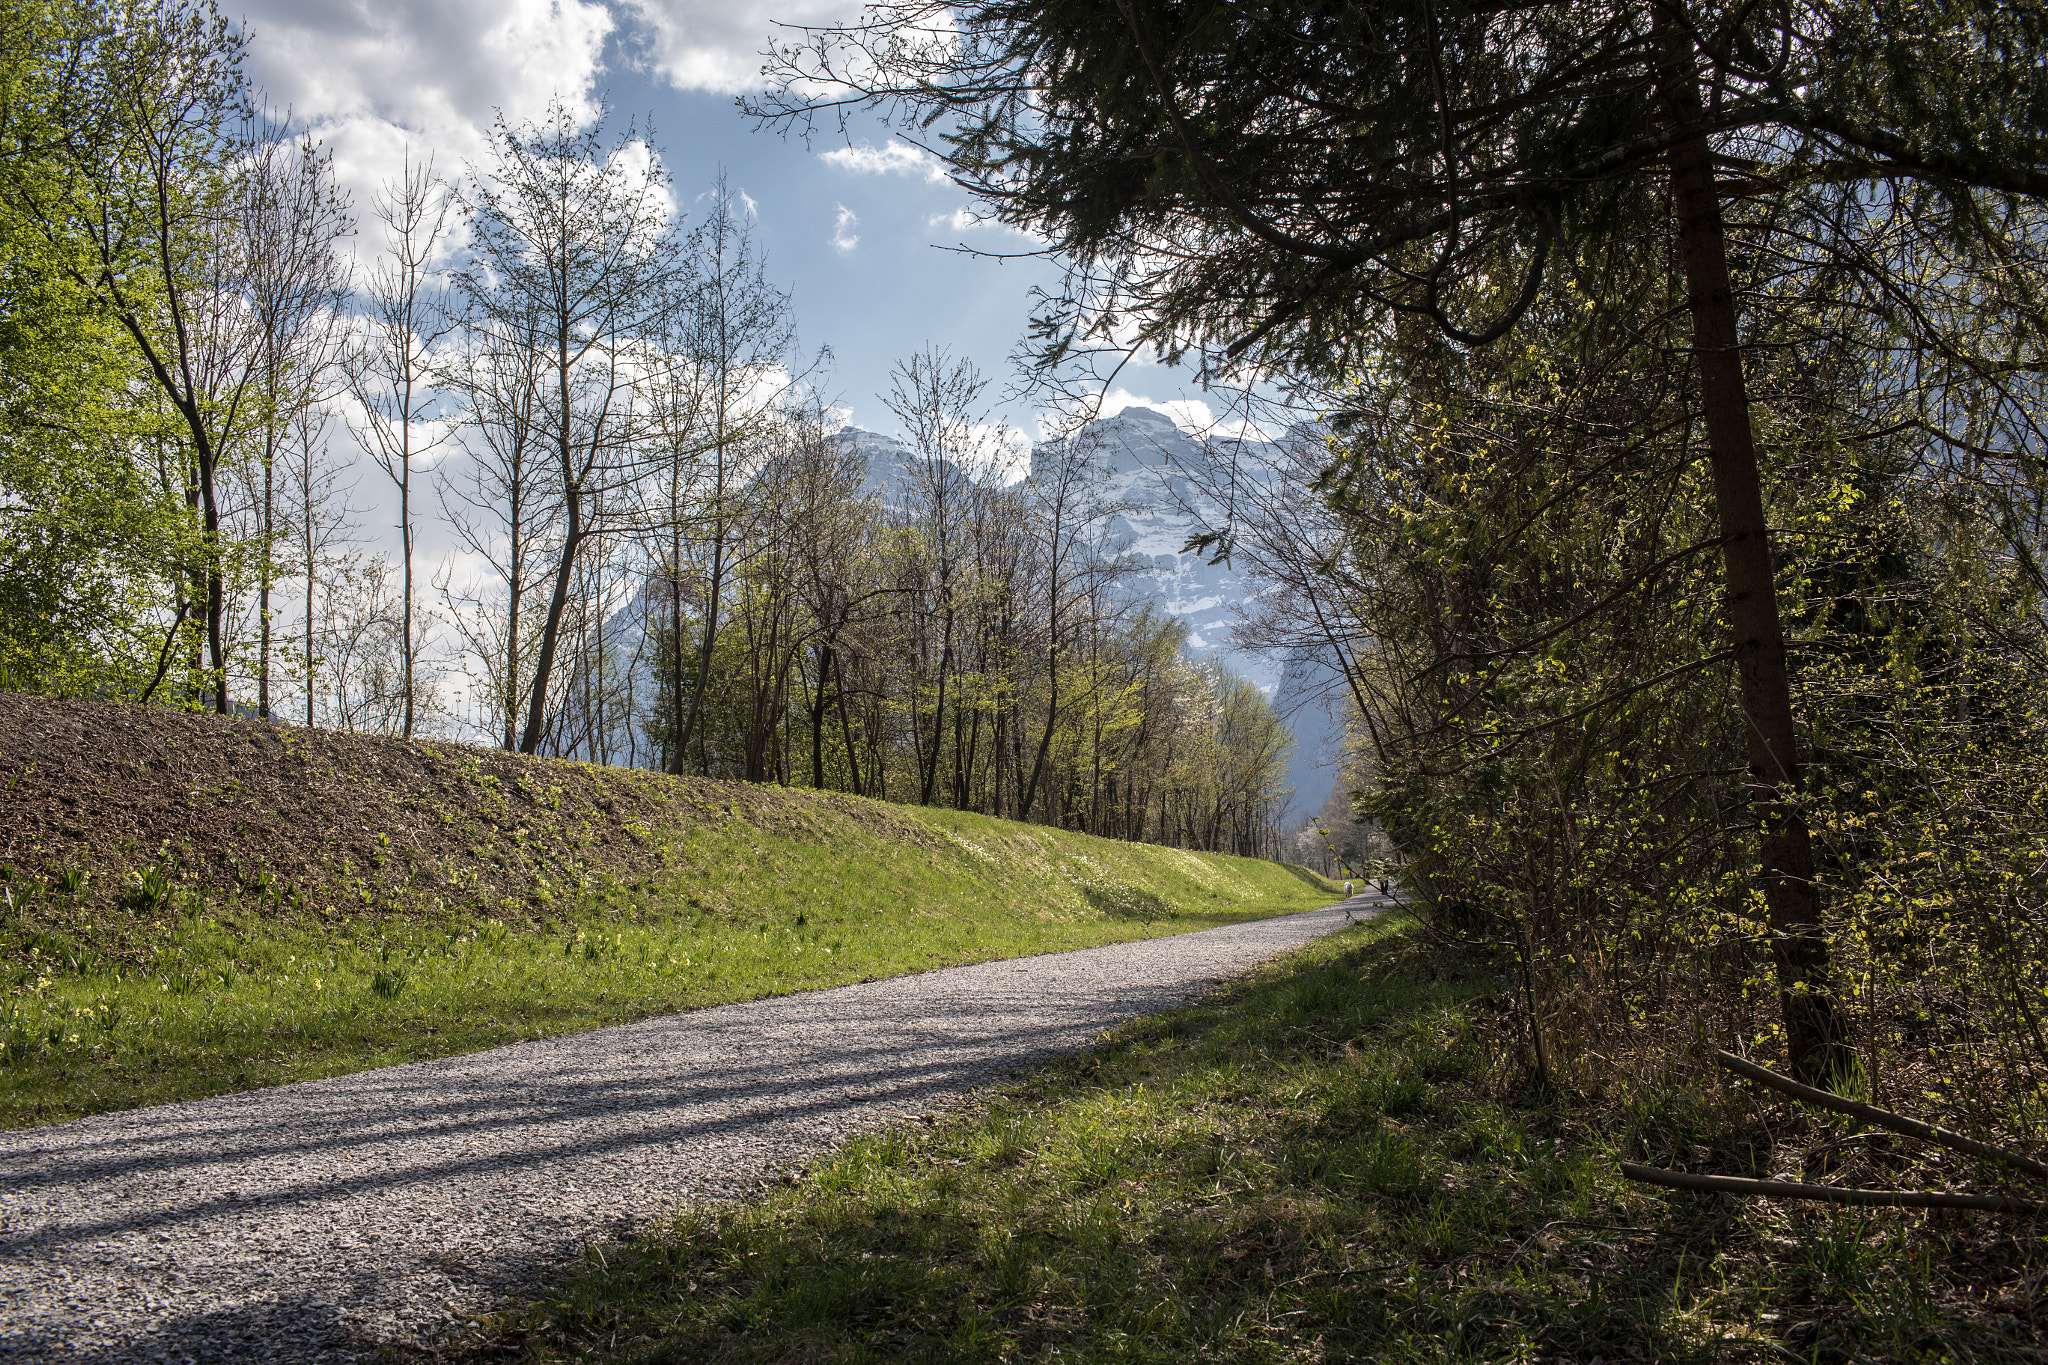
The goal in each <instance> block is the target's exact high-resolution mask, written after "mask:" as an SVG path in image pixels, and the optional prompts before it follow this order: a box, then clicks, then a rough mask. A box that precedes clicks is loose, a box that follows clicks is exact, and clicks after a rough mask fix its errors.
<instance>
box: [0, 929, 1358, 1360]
mask: <svg viewBox="0 0 2048 1365" xmlns="http://www.w3.org/2000/svg"><path fill="white" fill-rule="evenodd" d="M1348 904H1349V905H1351V906H1352V908H1353V909H1358V910H1362V909H1363V908H1364V907H1365V904H1366V898H1364V897H1360V898H1358V899H1357V900H1356V901H1353V902H1349V903H1348ZM1346 918H1347V914H1346V911H1345V909H1343V908H1342V907H1331V908H1329V909H1325V910H1317V911H1311V912H1308V913H1306V914H1299V915H1288V916H1283V917H1280V918H1277V919H1269V920H1260V921H1257V922H1255V923H1250V924H1240V925H1232V926H1229V927H1226V928H1221V929H1209V930H1204V931H1203V932H1201V933H1195V934H1182V935H1178V936H1175V937H1172V938H1158V939H1149V940H1146V941H1143V942H1137V943H1124V944H1115V945H1112V946H1109V947H1104V948H1090V949H1085V950H1082V951H1080V952H1071V953H1055V954H1049V955H1047V956H1043V957H1033V958H1021V959H1008V960H1003V961H996V962H984V963H979V964H976V965H974V966H969V967H953V968H948V969H946V970H943V971H935V972H927V973H925V974H923V975H919V976H908V977H898V978H895V979H892V980H887V981H877V982H868V983H863V984H860V985H854V986H842V987H839V988H838V989H835V990H827V991H814V992H810V993H807V994H803V995H791V996H783V997H780V998H777V999H772V1000H758V1001H753V1002H750V1003H747V1004H740V1005H725V1006H720V1007H718V1008H715V1009H706V1010H698V1011H694V1012H692V1013H689V1014H678V1015H668V1016H665V1017H662V1018H658V1019H649V1020H645V1021H643V1022H641V1023H637V1024H627V1025H623V1026H620V1027H617V1028H608V1029H602V1030H598V1031H596V1032H592V1033H584V1034H578V1035H575V1036H573V1037H566V1038H551V1039H546V1040H543V1041H539V1042H531V1043H520V1044H515V1045H513V1046H511V1047H502V1048H495V1049H492V1050H491V1051H488V1052H480V1053H473V1054H471V1055H469V1056H466V1057H449V1058H443V1059H441V1060H438V1061H431V1062H418V1063H413V1064H411V1065H407V1066H397V1067H389V1068H385V1069H383V1070H379V1071H368V1072H361V1073H358V1074H356V1075H352V1076H339V1077H335V1078H332V1079H329V1080H324V1081H310V1082H306V1083H303V1084H299V1085H290V1086H281V1087H278V1088H276V1089H272V1090H258V1091H250V1092H247V1093H244V1094H239V1095H226V1096H221V1097H219V1098H216V1099H210V1100H198V1101H192V1102H188V1103H183V1104H171V1105H164V1106H161V1107H158V1108H154V1109H143V1110H135V1111H131V1112H128V1113H121V1114H103V1115H100V1116H97V1117H94V1118H89V1119H82V1120H79V1121H77V1122H73V1123H66V1124H61V1125H57V1126H54V1127H49V1128H34V1129H25V1130H18V1131H15V1132H9V1133H0V1360H6V1361H53V1362H55V1361H63V1362H74V1361H76V1362H83V1361H130V1360H136V1361H153V1360H163V1361H195V1362H213V1361H294V1362H298V1361H353V1360H361V1359H364V1358H368V1357H373V1356H374V1355H375V1354H376V1353H377V1349H378V1347H380V1346H396V1347H401V1348H403V1347H405V1346H410V1345H424V1344H427V1343H430V1342H432V1341H433V1340H435V1339H436V1338H438V1337H440V1336H442V1335H443V1334H444V1333H445V1332H446V1331H447V1330H448V1329H449V1328H450V1327H451V1326H453V1325H454V1324H455V1323H456V1322H457V1320H458V1315H459V1314H461V1313H464V1312H477V1311H481V1310H483V1309H486V1308H488V1307H489V1306H490V1305H491V1304H492V1303H494V1302H496V1301H497V1300H499V1299H500V1298H502V1297H503V1296H504V1295H505V1294H506V1293H508V1292H509V1291H511V1290H513V1289H515V1288H516V1287H518V1286H519V1285H521V1284H522V1283H526V1282H529V1281H530V1280H531V1279H532V1278H533V1277H535V1276H536V1275H538V1274H541V1273H543V1272H544V1271H545V1269H546V1268H547V1267H548V1266H549V1265H551V1264H555V1263H558V1262H560V1261H561V1260H562V1259H563V1258H565V1257H567V1256H570V1255H573V1254H574V1253H575V1252H576V1250H577V1249H578V1248H579V1247H580V1246H582V1245H583V1244H584V1243H587V1242H589V1241H592V1240H595V1239H598V1238H602V1237H606V1236H611V1235H615V1234H617V1233H620V1232H622V1231H625V1230H627V1229H629V1228H630V1227H632V1226H633V1225H634V1224H635V1223H636V1222H637V1221H638V1220H642V1219H646V1218H649V1217H653V1216H657V1215H659V1214H660V1213H662V1212H663V1211H664V1210H667V1209H671V1208H674V1207H675V1206H677V1205H679V1204H683V1203H685V1202H690V1201H698V1200H720V1199H731V1198H736V1197H739V1196H742V1195H744V1194H746V1193H747V1192H748V1191H749V1190H752V1189H754V1188H756V1187H757V1186H758V1185H759V1183H760V1182H761V1181H762V1180H763V1179H764V1178H765V1177H767V1176H769V1175H770V1174H771V1173H773V1172H775V1171H777V1170H779V1169H780V1168H782V1167H786V1166H790V1165H795V1164H799V1163H803V1162H807V1161H810V1160H814V1159H816V1158H817V1157H819V1156H821V1155H823V1154H825V1153H826V1152H829V1151H830V1150H832V1149H833V1148H834V1147H836V1146H837V1145H839V1144H840V1143H841V1142H842V1141H843V1140H844V1139H846V1138H847V1137H848V1136H850V1135H851V1134H853V1133H854V1132H856V1131H859V1130H861V1129H865V1128H872V1127H874V1126H876V1125H878V1124H882V1123H886V1122H888V1121H890V1120H892V1119H898V1118H902V1117H905V1116H908V1115H913V1114H916V1113H919V1112H922V1111H924V1110H927V1109H929V1108H931V1107H932V1106H934V1105H936V1104H939V1103H942V1102H944V1101H947V1100H950V1099H954V1098H957V1097H959V1096H961V1095H963V1094H964V1093H966V1092H967V1091H969V1090H970V1089H972V1088H973V1087H974V1086H976V1085H979V1084H984V1083H986V1082H988V1081H990V1080H992V1079H994V1078H996V1077H997V1076H999V1075H1001V1074H1002V1073H1004V1072H1006V1071H1009V1070H1011V1069H1014V1068H1015V1067H1016V1066H1018V1065H1019V1064H1020V1063H1025V1062H1030V1061H1034V1060H1038V1059H1042V1058H1045V1057H1047V1056H1050V1055H1052V1054H1054V1053H1058V1052H1062V1051H1068V1050H1072V1049H1075V1048H1079V1047H1084V1046H1086V1045H1087V1044H1088V1043H1089V1042H1090V1041H1091V1040H1092V1039H1093V1038H1094V1037H1095V1036H1096V1035H1097V1034H1098V1033H1099V1032H1100V1031H1101V1030H1103V1029H1105V1028H1107V1027H1110V1026H1111V1025H1113V1024H1115V1023H1117V1022H1119V1021H1121V1020H1123V1019H1127V1018H1129V1017H1131V1016H1133V1015H1137V1014H1144V1013H1148V1012H1151V1011H1155V1010H1160V1009H1166V1008H1170V1007H1172V1006H1174V1005H1178V1004H1182V1003H1185V1002H1186V1001H1188V1000H1189V999H1191V998H1193V997H1194V996H1196V995H1198V994H1200V993H1201V991H1202V990H1203V989H1205V988H1207V987H1208V986H1210V985H1213V984H1214V983H1216V982H1218V981H1220V980H1222V979H1224V978H1227V977H1230V976H1233V975H1235V974H1237V973H1239V972H1242V971H1244V970H1246V969H1247V968H1249V967H1251V966H1252V965H1254V964H1255V963H1257V962H1259V961H1261V960H1263V959H1265V958H1268V957H1271V956H1274V955H1275V954H1278V953H1281V952H1284V951H1287V950H1288V949H1291V948H1295V947H1298V946H1300V945H1302V944H1304V943H1307V942H1309V941H1310V940H1312V939H1315V938H1317V937H1319V936H1321V935H1323V934H1326V933H1329V932H1330V931H1332V930H1333V929H1336V928H1339V927H1341V926H1342V924H1343V923H1344V922H1345V919H1346Z"/></svg>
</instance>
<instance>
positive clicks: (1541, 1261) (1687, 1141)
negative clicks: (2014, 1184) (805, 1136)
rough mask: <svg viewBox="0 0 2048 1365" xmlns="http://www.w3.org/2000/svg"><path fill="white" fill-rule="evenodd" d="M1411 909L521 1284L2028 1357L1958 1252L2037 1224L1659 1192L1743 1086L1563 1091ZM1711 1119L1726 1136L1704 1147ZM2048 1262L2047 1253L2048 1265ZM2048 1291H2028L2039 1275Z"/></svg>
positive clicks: (1680, 1343)
mask: <svg viewBox="0 0 2048 1365" xmlns="http://www.w3.org/2000/svg"><path fill="white" fill-rule="evenodd" d="M1409 927H1410V926H1407V925H1404V924H1403V923H1401V922H1400V921H1399V920H1397V919H1393V918H1389V919H1386V920H1382V921H1379V922H1376V923H1375V924H1373V925H1371V926H1370V927H1366V928H1361V929H1355V930H1351V931H1347V932H1346V933H1344V934H1341V935H1339V936H1336V937H1334V938H1332V939H1329V940H1325V941H1323V942H1322V943H1320V944H1318V945H1315V946H1313V947H1311V948H1308V949H1306V950H1304V951H1302V952H1301V953H1299V954H1295V955H1293V956H1292V957H1291V958H1290V959H1289V960H1287V961H1284V962H1281V963H1278V964H1274V965H1273V966H1271V967H1269V968H1268V969H1265V970H1264V971H1262V972H1261V973H1259V974H1258V975H1257V976H1256V977H1255V978H1254V979H1252V980H1251V981H1249V982H1247V983H1245V984H1243V985H1240V986H1237V987H1233V988H1230V989H1228V990H1227V991H1226V992H1224V993H1222V994H1221V995H1220V996H1219V997H1217V998H1213V999H1212V1000H1211V1001H1210V1002H1208V1003H1206V1004H1204V1005H1202V1006H1200V1007H1197V1008H1193V1009H1188V1010H1183V1011H1178V1012H1174V1013H1170V1014H1166V1015H1162V1016H1159V1017H1155V1018H1152V1019H1147V1020H1141V1021H1138V1022H1136V1023H1134V1024H1133V1025H1131V1026H1129V1027H1127V1028H1125V1029H1123V1030H1121V1031H1120V1032H1119V1033H1118V1034H1117V1035H1115V1036H1114V1037H1113V1038H1112V1039H1111V1040H1109V1041H1108V1042H1107V1043H1106V1044H1105V1045H1104V1046H1103V1047H1102V1048H1100V1049H1098V1050H1097V1051H1096V1052H1094V1053H1091V1054H1089V1055H1086V1056H1083V1057H1079V1058H1076V1059H1074V1060H1073V1061H1071V1062H1068V1063H1064V1064H1059V1065H1054V1066H1051V1067H1047V1068H1044V1069H1042V1070H1040V1071H1038V1072H1036V1073H1034V1074H1033V1075H1032V1076H1031V1077H1029V1078H1027V1079H1024V1080H1021V1081H1018V1082H1016V1083H1013V1084H1011V1085H1008V1086H1006V1087H1004V1088H1003V1089H1001V1090H1000V1091H998V1092H997V1093H996V1094H995V1095H994V1096H993V1097H992V1098H990V1099H988V1101H987V1102H986V1103H984V1104H982V1105H980V1106H978V1107H976V1108H973V1109H971V1110H962V1111H958V1112H955V1113H952V1114H940V1115H933V1116H927V1118H926V1119H924V1120H921V1121H918V1122H914V1123H910V1124H905V1125H899V1126H896V1127H893V1128H891V1129H889V1130H887V1131H884V1132H881V1133H878V1134H875V1135H872V1136H869V1137H866V1138H863V1139H860V1140H857V1141H855V1142H853V1143H852V1144H850V1145H849V1146H848V1147H846V1148H844V1149H843V1150H842V1151H841V1152H840V1153H838V1154H837V1155H836V1156H834V1157H832V1158H831V1159H830V1160H828V1161H825V1162H823V1163H821V1164H819V1165H818V1166H816V1167H815V1168H813V1169H812V1170H810V1171H808V1172H805V1173H804V1174H803V1176H802V1179H801V1182H800V1183H799V1184H798V1185H797V1186H796V1187H794V1188H790V1189H787V1190H778V1191H776V1192H774V1193H771V1194H766V1195H764V1196H763V1197H762V1198H761V1199H760V1200H758V1201H756V1202H752V1203H748V1204H744V1205H738V1206H726V1207H723V1208H706V1209H700V1210H695V1211H692V1212H688V1213H685V1214H683V1215H681V1216H679V1217H673V1218H672V1219H671V1220H670V1221H668V1222H666V1223H664V1224H661V1225H658V1226H657V1227H656V1229H655V1230H654V1231H652V1232H651V1233H650V1234H648V1235H645V1236H642V1237H639V1238H636V1239H633V1240H630V1241H627V1242H624V1243H615V1244H607V1245H605V1246H602V1247H599V1248H595V1249H593V1250H592V1251H591V1252H590V1253H589V1254H588V1255H586V1256H585V1257H584V1259H583V1260H582V1261H581V1262H580V1263H579V1264H577V1265H576V1266H574V1267H570V1268H565V1270H564V1271H563V1273H562V1276H561V1278H560V1279H559V1280H558V1281H557V1282H556V1284H555V1285H554V1287H552V1288H550V1289H547V1290H545V1291H542V1292H540V1293H539V1294H537V1295H535V1296H532V1297H530V1298H528V1299H526V1300H525V1301H523V1302H521V1303H519V1304H517V1305H515V1306H512V1307H509V1308H507V1309H505V1310H504V1311H502V1312H501V1313H499V1314H498V1315H497V1316H496V1317H495V1319H493V1321H492V1322H491V1324H490V1326H489V1329H488V1330H487V1331H486V1333H485V1334H484V1336H483V1338H482V1340H480V1341H479V1342H476V1343H472V1346H473V1349H474V1351H475V1353H476V1355H477V1356H478V1357H479V1358H482V1357H488V1358H491V1359H499V1358H502V1355H501V1354H500V1353H501V1352H504V1351H506V1350H507V1348H511V1349H512V1350H514V1351H516V1352H517V1353H518V1354H519V1355H522V1356H523V1357H524V1358H527V1359H531V1360H537V1361H554V1360H564V1359H588V1360H602V1361H676V1362H680V1361H714V1360H715V1361H720V1362H769V1361H776V1362H782V1361H791V1362H869V1361H872V1362H881V1361H899V1360H915V1361H934V1362H937V1361H946V1362H952V1361H958V1362H969V1361H973V1362H981V1361H989V1362H993V1361H1027V1360H1028V1361H1064V1362H1110V1361H1115V1362H1160V1365H1166V1363H1167V1362H1183V1361H1233V1362H1237V1361H1244V1362H1268V1361H1271V1362H1282V1361H1329V1360H1384V1361H1416V1362H1421V1361H1445V1360H1457V1361H1503V1362H1505V1361H1581V1362H1586V1361H1593V1360H1606V1361H1701V1362H1704V1361H1725V1360H1755V1361H1763V1360H1772V1361H1783V1360H1807V1361H1830V1362H1843V1361H1849V1360H1877V1359H1888V1360H1929V1361H1933V1360H1980V1361H1992V1360H2009V1361H2019V1360H2031V1359H2036V1358H2038V1357H2037V1350H2038V1334H2037V1332H2036V1331H2035V1330H2034V1329H2033V1328H2032V1327H2031V1326H2030V1325H2029V1324H2028V1323H2027V1322H2026V1321H2025V1320H2023V1319H2020V1318H2015V1317H2012V1316H2010V1315H2009V1313H2008V1314H2007V1315H2006V1316H2001V1315H2000V1311H1999V1310H1997V1309H1995V1308H1992V1307H1991V1306H1989V1305H1985V1304H1982V1303H1980V1302H1976V1301H1973V1299H1972V1297H1971V1296H1970V1295H1964V1296H1962V1297H1961V1298H1957V1297H1956V1296H1953V1295H1952V1296H1951V1297H1950V1301H1949V1302H1948V1303H1947V1304H1945V1305H1944V1304H1942V1303H1941V1302H1940V1300H1941V1297H1942V1286H1943V1285H1944V1283H1954V1279H1953V1277H1952V1276H1951V1274H1950V1272H1952V1271H1954V1270H1955V1269H1956V1268H1957V1266H1958V1265H1959V1263H1960V1262H1962V1261H1964V1260H1966V1259H1967V1258H1969V1257H1971V1256H1975V1255H1980V1254H1991V1255H1999V1256H2002V1257H2004V1258H2005V1260H2006V1261H2008V1262H2011V1263H2012V1265H2011V1266H2010V1268H2007V1269H2002V1270H2001V1271H2000V1272H1999V1275H1998V1276H1997V1277H1994V1278H2001V1279H2003V1280H2005V1281H2007V1282H2009V1283H2010V1284H2012V1285H2013V1286H2015V1287H2016V1291H2025V1289H2026V1286H2027V1285H2028V1284H2030V1283H2035V1282H2036V1281H2034V1280H2032V1279H2030V1277H2029V1272H2028V1271H2026V1269H2025V1266H2024V1263H2025V1262H2027V1261H2029V1260H2033V1261H2035V1262H2038V1260H2039V1257H2040V1252H2041V1249H2042V1247H2041V1238H2040V1236H2039V1234H2038V1232H2030V1231H2027V1230H2026V1229H2024V1228H2018V1229H2017V1230H2015V1229H2014V1228H2007V1229H2005V1230H2004V1231H2003V1232H1999V1231H1997V1230H1995V1229H1987V1228H1985V1227H1984V1226H1983V1224H1982V1222H1981V1220H1972V1221H1968V1222H1964V1221H1961V1220H1951V1221H1949V1222H1946V1223H1944V1222H1942V1221H1941V1220H1939V1219H1938V1218H1935V1219H1930V1218H1929V1217H1927V1216H1924V1215H1920V1214H1914V1213H1904V1212H1896V1211H1894V1212H1886V1213H1881V1214H1866V1213H1858V1212H1856V1211H1852V1210H1836V1209H1829V1208H1826V1207H1821V1208H1812V1207H1793V1208H1787V1207H1786V1206H1784V1205H1782V1204H1773V1203H1768V1202H1753V1203H1748V1204H1744V1203H1740V1202H1730V1201H1726V1200H1722V1199H1719V1198H1712V1197H1699V1196H1693V1195H1687V1194H1677V1193H1671V1192H1663V1191H1652V1190H1649V1189H1646V1188H1645V1187H1642V1186H1636V1185H1632V1184H1630V1183H1629V1182H1627V1181H1625V1180H1623V1179H1622V1178H1621V1177H1620V1175H1619V1174H1618V1172H1617V1170H1616V1163H1617V1161H1618V1159H1619V1158H1620V1157H1622V1156H1624V1155H1628V1156H1634V1157H1637V1158H1638V1159H1644V1158H1647V1159H1652V1160H1658V1161H1661V1162H1665V1163H1672V1162H1679V1161H1688V1160H1698V1159H1699V1156H1698V1154H1699V1153H1700V1152H1704V1151H1706V1150H1707V1145H1712V1144H1716V1143H1726V1142H1729V1141H1730V1140H1731V1139H1730V1133H1729V1130H1728V1129H1727V1128H1726V1127H1725V1123H1726V1120H1727V1114H1726V1113H1725V1112H1722V1113H1719V1114H1718V1115H1717V1114H1716V1113H1714V1112H1712V1111H1710V1110H1709V1109H1707V1108H1704V1107H1701V1106H1698V1105H1694V1104H1691V1103H1689V1102H1688V1101H1687V1100H1686V1098H1685V1096H1683V1095H1661V1094H1659V1095H1637V1096H1607V1097H1604V1098H1603V1097H1591V1096H1569V1095H1556V1094H1552V1095H1545V1094H1541V1093H1538V1092H1535V1091H1531V1090H1528V1089H1525V1088H1523V1084H1522V1082H1521V1080H1520V1079H1519V1078H1518V1073H1517V1072H1516V1071H1515V1070H1514V1069H1513V1068H1512V1067H1509V1066H1507V1065H1506V1063H1505V1062H1504V1055H1505V1054H1503V1053H1502V1051H1501V1050H1500V1049H1499V1048H1498V1047H1497V1046H1495V1045H1493V1044H1492V1043H1491V1042H1489V1040H1488V1036H1487V1035H1485V1034H1481V1033H1475V1031H1474V1029H1473V1027H1472V1026H1471V1025H1470V1024H1469V1023H1468V1022H1467V1010H1466V1008H1465V1006H1466V1002H1467V1001H1469V1000H1470V999H1471V998H1472V997H1474V996H1477V995H1480V994H1483V993H1487V992H1490V991H1492V990H1494V989H1496V988H1497V987H1498V985H1499V983H1498V982H1497V981H1495V980H1493V979H1492V978H1490V977H1489V976H1488V974H1487V973H1486V972H1485V971H1484V970H1483V969H1480V968H1475V967H1473V966H1471V965H1469V963H1460V962H1459V961H1458V960H1456V959H1452V958H1448V957H1445V956H1443V955H1442V954H1440V953H1439V952H1437V951H1435V950H1433V949H1432V948H1431V947H1430V946H1429V945H1428V944H1427V943H1426V942H1424V941H1422V936H1421V935H1419V934H1411V933H1409V932H1407V930H1408V928H1409ZM1702 1144H1705V1145H1702ZM2036 1273H2037V1272H2036ZM2024 1298H2025V1293H2024V1292H2019V1296H2018V1297H2017V1298H2015V1299H2014V1302H2015V1303H2019V1302H2020V1301H2021V1300H2022V1299H2024Z"/></svg>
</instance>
